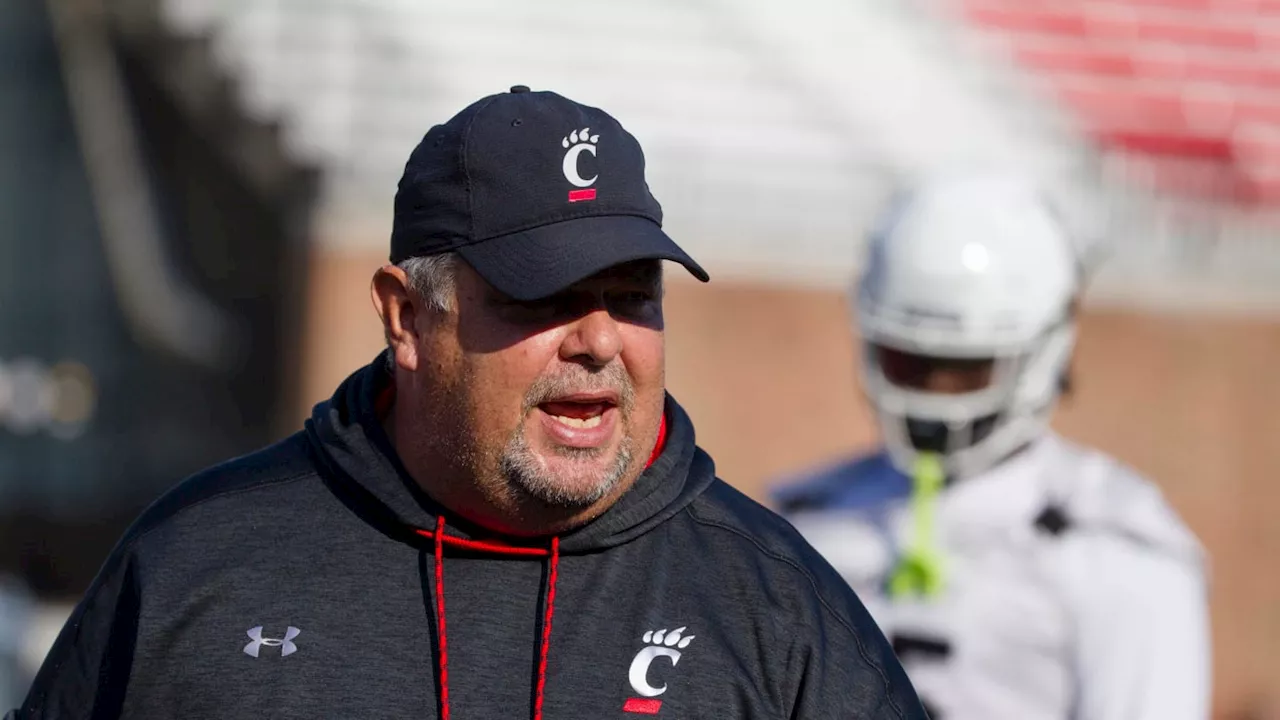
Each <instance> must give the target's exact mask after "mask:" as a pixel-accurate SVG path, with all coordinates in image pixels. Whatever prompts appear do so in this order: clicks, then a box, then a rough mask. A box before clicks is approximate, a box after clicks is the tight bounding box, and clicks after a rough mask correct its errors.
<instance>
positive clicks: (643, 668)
mask: <svg viewBox="0 0 1280 720" xmlns="http://www.w3.org/2000/svg"><path fill="white" fill-rule="evenodd" d="M658 657H669V658H671V667H675V666H676V663H678V662H680V651H679V650H674V649H672V648H669V647H654V646H650V647H647V648H645V649H643V650H641V651H640V652H638V653H636V658H635V659H634V660H632V661H631V672H630V673H628V674H627V679H629V680H630V681H631V689H632V690H635V691H636V692H637V693H638V694H640V695H641V696H643V697H657V696H658V695H661V694H662V693H664V692H666V691H667V686H666V685H663V686H662V687H654V686H652V685H650V684H649V665H650V664H652V663H653V661H654V659H655V658H658Z"/></svg>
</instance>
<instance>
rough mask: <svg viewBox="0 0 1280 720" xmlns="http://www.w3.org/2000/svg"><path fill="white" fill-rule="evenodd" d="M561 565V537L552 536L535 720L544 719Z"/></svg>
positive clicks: (534, 713)
mask: <svg viewBox="0 0 1280 720" xmlns="http://www.w3.org/2000/svg"><path fill="white" fill-rule="evenodd" d="M559 567H560V538H558V537H553V538H551V567H550V569H549V570H548V571H547V612H546V615H545V616H544V617H543V618H542V656H541V657H540V658H538V699H537V700H536V701H535V702H534V704H533V720H542V693H543V690H545V689H546V687H547V651H548V650H550V649H551V620H552V619H553V618H554V617H555V616H556V571H557V570H558V569H559Z"/></svg>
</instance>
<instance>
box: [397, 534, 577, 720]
mask: <svg viewBox="0 0 1280 720" xmlns="http://www.w3.org/2000/svg"><path fill="white" fill-rule="evenodd" d="M417 532H418V534H419V535H421V536H423V537H427V538H431V539H432V541H433V543H434V545H435V548H434V549H435V559H436V582H435V586H436V587H435V590H436V634H437V636H438V642H439V645H440V720H449V642H448V636H447V634H446V630H447V628H448V625H447V623H446V622H445V613H444V546H445V545H453V546H455V547H459V548H463V549H466V550H477V551H481V552H490V553H496V554H499V555H523V556H530V557H549V558H550V563H549V565H548V569H547V597H546V611H545V612H544V613H543V617H542V637H541V638H540V640H539V643H538V680H537V686H536V688H537V694H536V696H535V699H534V703H533V720H542V698H543V695H544V692H545V690H546V687H547V654H548V652H550V650H551V621H552V620H553V619H554V618H555V614H556V576H557V573H558V571H559V569H560V538H558V537H553V538H551V547H550V549H545V548H526V547H513V546H510V545H502V544H499V543H489V542H483V541H477V540H466V539H464V538H458V537H450V536H449V535H446V534H445V532H444V516H440V517H437V518H436V529H435V530H434V531H431V530H418V531H417Z"/></svg>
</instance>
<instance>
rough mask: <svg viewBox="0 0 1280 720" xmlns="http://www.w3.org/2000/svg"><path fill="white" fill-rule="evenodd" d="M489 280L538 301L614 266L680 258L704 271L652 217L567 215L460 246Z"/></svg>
mask: <svg viewBox="0 0 1280 720" xmlns="http://www.w3.org/2000/svg"><path fill="white" fill-rule="evenodd" d="M458 254H459V255H461V256H462V258H463V259H464V260H466V261H467V263H468V264H469V265H471V267H473V268H475V271H476V272H477V273H479V274H480V277H482V278H484V279H485V280H486V281H487V282H488V283H489V284H490V285H492V286H494V287H495V288H497V289H498V291H499V292H502V293H503V294H505V295H509V296H510V297H513V298H515V299H516V300H538V299H540V298H544V297H548V296H550V295H554V294H556V293H558V292H560V291H561V290H564V289H565V288H568V287H569V286H570V285H573V284H574V283H576V282H579V281H581V280H585V279H586V278H589V277H591V276H592V275H595V274H596V273H598V272H600V271H602V270H607V269H608V268H611V267H613V266H615V265H621V264H622V263H626V262H632V261H634V260H671V261H673V262H678V263H680V264H681V265H683V266H685V268H686V269H687V270H688V271H689V272H690V273H691V274H692V275H693V276H694V277H696V278H698V279H699V280H701V281H703V282H707V281H708V280H710V279H711V278H710V276H708V275H707V271H706V270H703V269H702V266H701V265H699V264H698V263H696V262H694V260H693V258H691V257H689V255H688V253H686V252H685V251H684V250H681V249H680V246H679V245H676V243H675V241H674V240H672V239H671V238H669V237H667V234H666V233H665V232H663V231H662V228H661V227H659V226H658V224H657V223H655V222H653V221H652V220H648V219H646V218H642V217H636V216H630V215H611V216H604V217H586V218H577V219H574V220H565V221H562V222H558V223H553V224H551V225H543V226H541V227H537V228H533V229H532V230H525V231H522V232H518V233H512V234H510V235H503V236H501V237H496V238H492V239H489V240H483V241H481V242H478V243H473V244H471V245H465V246H463V247H460V248H458Z"/></svg>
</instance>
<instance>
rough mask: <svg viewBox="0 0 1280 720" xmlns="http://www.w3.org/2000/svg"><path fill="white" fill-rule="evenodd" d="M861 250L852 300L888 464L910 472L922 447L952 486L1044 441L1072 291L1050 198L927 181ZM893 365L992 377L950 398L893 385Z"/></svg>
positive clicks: (1070, 255) (1064, 234) (984, 183)
mask: <svg viewBox="0 0 1280 720" xmlns="http://www.w3.org/2000/svg"><path fill="white" fill-rule="evenodd" d="M869 240H870V242H869V248H868V253H867V258H866V262H865V264H864V266H863V272H862V276H861V278H860V280H859V283H858V287H857V288H856V294H855V296H854V297H853V298H851V299H852V300H853V302H854V311H855V315H856V317H857V318H858V324H859V326H860V330H861V334H862V341H863V350H864V352H863V357H864V366H865V372H864V380H865V386H866V391H867V394H868V396H869V398H870V400H871V402H872V404H873V405H874V406H875V408H876V411H877V413H878V417H879V420H880V425H881V428H882V431H883V434H884V440H885V444H886V446H887V449H888V451H889V455H890V457H891V458H892V459H893V461H894V463H895V464H896V465H897V466H898V467H899V468H901V469H903V470H904V472H909V471H910V468H911V467H912V465H913V463H914V461H915V460H916V458H917V457H918V455H919V453H920V452H921V450H924V449H928V450H932V451H935V452H939V453H941V454H942V456H943V462H944V466H945V469H946V471H947V473H948V474H949V475H951V476H964V475H971V474H973V473H977V472H981V471H983V470H985V469H987V468H989V467H991V466H993V465H994V464H996V463H998V462H1000V461H1001V460H1003V459H1004V458H1005V457H1007V456H1008V455H1009V454H1010V453H1012V452H1013V451H1015V450H1017V449H1018V448H1019V447H1021V446H1022V445H1024V444H1026V443H1028V442H1030V441H1031V440H1034V439H1035V438H1036V437H1037V436H1039V435H1040V434H1042V433H1043V432H1044V431H1045V429H1046V428H1047V426H1048V422H1049V416H1050V414H1051V413H1052V410H1053V407H1054V405H1055V404H1056V401H1057V399H1058V396H1059V394H1060V393H1061V391H1062V386H1063V382H1064V380H1065V377H1066V371H1067V365H1068V363H1069V361H1070V358H1071V352H1072V348H1073V345H1074V342H1075V331H1076V324H1075V318H1074V316H1073V309H1074V302H1073V301H1074V299H1075V297H1076V294H1077V292H1078V290H1079V282H1080V278H1079V274H1080V273H1079V263H1078V262H1077V255H1076V252H1075V249H1074V247H1073V245H1072V241H1071V238H1070V237H1069V234H1068V231H1067V230H1066V228H1065V227H1064V226H1063V224H1062V223H1061V222H1059V220H1058V218H1057V217H1056V216H1055V214H1054V211H1053V208H1051V206H1050V205H1048V204H1047V202H1046V199H1045V198H1044V197H1042V196H1041V195H1039V194H1038V192H1037V191H1036V189H1035V188H1034V187H1033V186H1032V185H1031V184H1029V183H1026V182H1023V181H1021V180H1019V179H1017V178H1013V177H1004V176H994V175H985V176H951V177H944V178H941V179H935V180H934V181H932V182H929V183H926V184H925V185H923V186H922V187H919V188H917V189H916V190H915V191H914V192H911V193H910V194H908V195H906V196H905V197H902V198H900V199H899V200H898V201H897V202H895V203H893V205H892V206H891V207H890V208H889V210H888V211H887V212H886V213H885V214H884V216H883V217H882V218H881V222H880V223H879V225H878V228H877V231H876V232H874V233H873V234H872V237H871V238H869ZM895 355H898V356H903V357H915V358H919V357H921V356H923V357H924V358H931V359H939V360H943V359H946V360H948V361H951V362H958V363H964V362H965V361H966V360H967V361H970V362H977V363H980V364H981V365H982V366H983V367H984V368H986V369H987V370H988V371H989V373H990V379H989V380H988V381H987V382H986V383H985V387H982V388H981V389H972V388H967V389H965V391H963V392H958V393H948V392H937V391H931V390H929V389H927V388H924V387H919V386H912V385H910V384H909V383H908V384H903V383H901V382H897V383H895V382H894V381H893V379H891V374H887V373H886V367H885V362H884V358H885V357H888V358H890V359H891V360H892V358H893V357H894V356H895ZM983 361H990V362H989V363H987V362H983ZM925 437H932V438H933V440H932V441H927V440H922V438H925Z"/></svg>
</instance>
